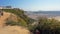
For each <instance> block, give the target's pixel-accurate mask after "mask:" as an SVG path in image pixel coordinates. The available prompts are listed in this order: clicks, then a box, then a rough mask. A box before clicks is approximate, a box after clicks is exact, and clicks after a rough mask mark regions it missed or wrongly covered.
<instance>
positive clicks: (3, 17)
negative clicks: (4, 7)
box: [0, 12, 10, 26]
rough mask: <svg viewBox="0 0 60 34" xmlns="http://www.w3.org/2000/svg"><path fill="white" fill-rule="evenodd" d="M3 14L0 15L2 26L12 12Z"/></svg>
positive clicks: (0, 24)
mask: <svg viewBox="0 0 60 34" xmlns="http://www.w3.org/2000/svg"><path fill="white" fill-rule="evenodd" d="M3 13H4V14H3V16H0V26H3V25H4V23H5V20H6V19H7V18H8V17H9V16H10V13H7V12H3Z"/></svg>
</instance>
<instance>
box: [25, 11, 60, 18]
mask: <svg viewBox="0 0 60 34" xmlns="http://www.w3.org/2000/svg"><path fill="white" fill-rule="evenodd" d="M25 14H26V15H28V16H29V17H31V18H37V17H40V16H43V17H56V16H60V11H27V12H25Z"/></svg>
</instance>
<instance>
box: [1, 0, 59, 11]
mask: <svg viewBox="0 0 60 34" xmlns="http://www.w3.org/2000/svg"><path fill="white" fill-rule="evenodd" d="M0 6H12V7H15V8H20V9H23V10H25V11H38V10H43V11H52V10H53V11H54V10H58V11H59V10H60V0H0Z"/></svg>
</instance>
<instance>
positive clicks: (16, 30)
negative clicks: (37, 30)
mask: <svg viewBox="0 0 60 34" xmlns="http://www.w3.org/2000/svg"><path fill="white" fill-rule="evenodd" d="M0 34H29V31H28V30H27V29H26V28H23V27H19V26H6V27H3V28H0Z"/></svg>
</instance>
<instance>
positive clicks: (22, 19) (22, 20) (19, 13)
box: [0, 8, 34, 26]
mask: <svg viewBox="0 0 60 34" xmlns="http://www.w3.org/2000/svg"><path fill="white" fill-rule="evenodd" d="M0 10H2V11H3V12H8V13H11V15H10V17H9V18H7V19H6V25H20V26H27V25H28V24H30V23H32V22H33V21H34V20H33V19H31V18H29V17H27V16H26V15H25V14H24V11H23V10H21V9H18V8H15V9H0ZM14 15H15V16H14ZM12 18H14V19H15V21H13V20H12ZM16 19H17V20H16ZM32 20H33V21H32Z"/></svg>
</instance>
